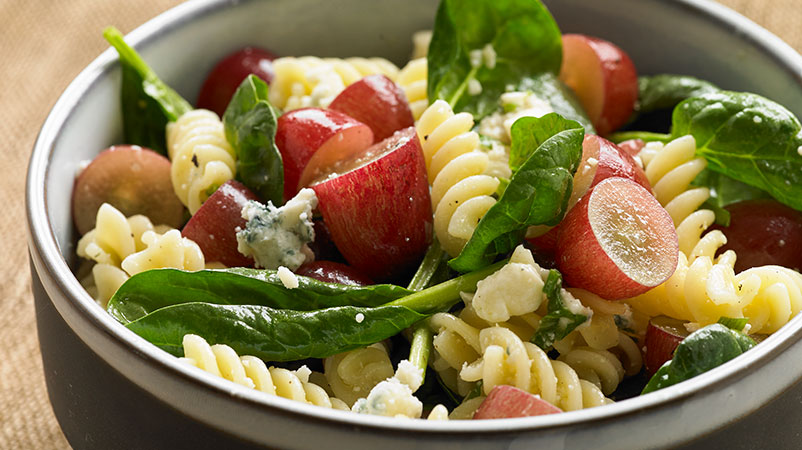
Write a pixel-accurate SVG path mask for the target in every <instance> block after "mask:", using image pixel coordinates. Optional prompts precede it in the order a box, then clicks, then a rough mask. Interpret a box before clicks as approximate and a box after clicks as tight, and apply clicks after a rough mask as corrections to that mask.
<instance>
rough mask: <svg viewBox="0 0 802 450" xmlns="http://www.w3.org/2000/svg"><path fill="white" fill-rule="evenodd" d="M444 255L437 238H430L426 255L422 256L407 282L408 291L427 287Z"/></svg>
mask: <svg viewBox="0 0 802 450" xmlns="http://www.w3.org/2000/svg"><path fill="white" fill-rule="evenodd" d="M445 257H446V255H445V253H443V250H441V249H440V243H439V242H438V241H437V238H434V239H432V243H431V244H430V245H429V249H428V250H426V255H425V256H424V257H423V261H421V263H420V266H419V267H418V270H417V272H415V275H414V276H413V277H412V280H411V281H410V282H409V285H408V286H407V289H409V290H410V291H421V290H423V289H426V288H427V287H429V284H430V283H431V281H432V277H433V276H434V274H435V272H436V271H437V267H438V266H439V265H440V263H441V262H442V261H443V259H444V258H445Z"/></svg>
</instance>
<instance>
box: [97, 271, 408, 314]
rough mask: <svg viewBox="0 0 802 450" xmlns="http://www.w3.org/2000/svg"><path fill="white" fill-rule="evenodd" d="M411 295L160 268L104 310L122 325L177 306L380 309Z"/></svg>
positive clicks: (130, 283)
mask: <svg viewBox="0 0 802 450" xmlns="http://www.w3.org/2000/svg"><path fill="white" fill-rule="evenodd" d="M410 293H411V291H409V290H407V289H404V288H402V287H399V286H394V285H391V284H376V285H372V286H364V287H361V286H346V285H342V284H335V283H324V282H321V281H317V280H315V279H313V278H308V277H304V276H298V287H297V288H295V289H287V288H286V287H284V284H283V283H282V282H281V280H280V279H279V277H278V275H277V274H276V271H275V270H257V269H245V268H233V269H223V270H201V271H199V272H185V271H182V270H176V269H159V270H148V271H145V272H142V273H138V274H136V275H134V276H132V277H131V278H129V279H128V280H127V281H126V282H125V283H123V285H122V286H120V288H119V289H118V290H117V292H116V293H115V294H114V296H113V297H112V298H111V300H109V303H108V306H107V309H108V312H109V314H111V315H112V316H114V317H115V318H116V319H117V320H118V321H120V322H121V323H123V324H127V323H130V322H133V321H135V320H138V319H141V318H142V317H144V316H146V315H148V314H150V313H152V312H154V311H156V310H157V309H160V308H164V307H167V306H171V305H178V304H182V303H195V302H202V303H213V304H217V305H243V304H248V305H261V306H269V307H271V308H277V309H294V310H299V311H311V310H315V309H320V308H329V307H334V306H379V305H382V304H384V303H387V302H389V301H391V300H395V299H397V298H401V297H404V296H406V295H409V294H410Z"/></svg>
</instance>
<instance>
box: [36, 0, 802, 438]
mask: <svg viewBox="0 0 802 450" xmlns="http://www.w3.org/2000/svg"><path fill="white" fill-rule="evenodd" d="M250 1H252V0H244V1H240V2H232V1H230V0H193V1H190V2H187V3H183V4H180V5H178V6H176V7H174V8H172V9H170V10H168V11H166V12H164V13H162V14H160V15H158V16H156V17H155V18H153V19H151V20H149V21H148V22H146V23H144V24H143V25H140V26H139V27H137V28H136V29H135V30H133V31H132V32H130V33H129V34H128V35H126V41H127V42H128V43H129V44H130V45H132V46H133V47H134V48H137V49H138V50H141V49H143V48H145V47H147V46H148V45H149V44H150V43H152V42H153V41H155V40H157V39H158V38H159V37H160V36H162V35H164V34H167V33H169V32H170V31H172V30H176V29H178V28H180V27H181V26H182V25H184V24H185V23H187V22H189V21H193V20H195V19H197V18H198V17H200V16H204V15H207V14H214V13H215V12H216V11H218V10H220V9H224V8H226V7H229V6H231V5H233V4H237V3H247V2H250ZM662 1H664V2H665V3H674V4H676V5H677V6H678V7H681V8H684V9H687V10H690V11H692V12H693V13H696V14H697V15H698V16H699V17H701V18H704V19H705V20H706V21H708V22H710V23H711V24H712V25H714V26H717V27H724V28H726V29H729V30H731V31H732V32H733V33H737V34H738V35H740V36H741V37H743V38H745V39H747V40H748V41H749V42H751V43H753V44H754V45H755V46H756V47H758V48H759V49H760V50H761V51H762V52H763V53H764V54H766V55H769V56H771V57H772V58H773V59H774V60H775V61H776V62H777V63H778V65H779V66H780V67H782V68H783V69H785V70H786V71H787V72H788V73H789V74H790V75H791V76H792V77H794V78H796V79H797V80H798V82H799V85H800V87H802V56H800V55H799V54H798V53H797V52H796V51H794V50H793V49H792V48H791V47H790V46H789V45H788V44H786V43H785V42H783V41H782V40H781V39H780V38H778V37H777V36H775V35H773V34H772V33H770V32H769V31H767V30H765V29H763V28H762V27H760V26H758V25H757V24H755V23H754V22H752V21H750V20H749V19H747V18H745V17H743V16H742V15H740V14H738V13H736V12H734V11H732V10H730V9H728V8H727V7H725V6H723V5H720V4H717V3H714V2H712V1H709V0H673V1H671V0H662ZM117 64H118V59H117V56H116V53H114V50H113V49H111V48H108V49H106V50H105V51H104V52H103V53H101V55H100V56H98V57H97V58H96V59H95V60H93V61H92V62H91V63H90V64H89V65H88V66H87V67H86V68H85V69H83V70H82V71H81V72H80V73H79V74H78V76H77V77H76V78H75V79H74V80H73V81H72V82H71V83H70V84H69V85H68V86H67V88H66V89H65V90H64V92H63V93H62V94H61V96H60V97H59V99H58V100H57V102H56V103H55V105H54V106H53V108H52V110H51V111H50V113H49V114H48V116H47V118H46V120H45V122H44V124H43V126H42V128H41V130H40V132H39V135H38V137H37V139H36V142H35V144H34V149H33V153H32V155H31V157H30V161H29V167H28V174H27V180H26V216H27V222H28V230H29V251H30V252H31V254H32V256H34V260H38V262H39V264H35V266H36V270H37V272H38V273H39V274H40V276H42V277H44V276H45V275H47V276H49V277H50V279H51V280H52V281H53V282H54V283H55V285H56V286H57V287H58V289H59V290H60V291H61V293H62V294H63V296H64V298H66V299H67V302H68V303H67V304H66V305H60V304H57V302H56V301H54V300H53V296H52V295H49V297H50V301H51V302H53V303H54V306H56V309H57V310H58V311H59V314H61V315H62V316H64V311H65V308H71V309H73V310H75V311H77V312H78V313H79V314H80V315H81V316H82V318H83V319H87V320H89V321H90V322H91V323H92V325H93V326H94V327H96V328H97V329H99V330H100V331H102V332H103V333H105V334H106V335H107V336H108V337H109V338H111V339H113V340H114V341H115V343H117V344H119V345H121V346H124V347H126V348H128V349H130V351H131V352H132V353H135V354H137V356H139V357H140V358H141V359H142V360H143V361H145V362H146V363H147V364H151V365H154V366H155V367H157V368H159V369H160V370H162V371H167V372H168V373H169V374H170V375H172V376H177V377H180V378H181V379H183V380H185V381H187V382H190V383H192V384H193V385H194V386H195V387H197V388H200V389H205V390H209V389H211V390H213V391H214V392H215V393H217V394H221V393H222V394H225V395H228V396H230V398H231V400H233V401H239V402H245V403H246V404H249V405H251V406H256V407H258V408H269V409H274V410H277V412H282V413H290V414H294V415H298V416H300V417H303V418H304V419H306V420H309V419H314V420H316V421H319V422H325V423H328V424H334V425H338V426H340V425H351V426H358V427H365V428H376V429H379V430H381V431H398V432H408V431H414V432H416V433H438V434H460V435H467V434H470V435H474V434H494V433H509V432H511V431H529V432H531V431H538V430H556V429H559V428H564V427H570V426H574V425H577V424H580V423H590V422H602V421H608V420H620V419H622V418H623V417H629V416H632V415H635V414H643V413H645V412H648V411H651V410H654V409H659V408H663V407H667V406H670V405H675V404H677V403H679V402H682V401H684V400H686V399H688V398H690V397H692V396H694V395H696V394H699V393H701V392H703V391H705V390H707V389H710V388H712V387H715V386H716V385H719V384H724V385H726V384H727V383H728V382H733V381H734V380H736V379H737V378H738V377H737V376H736V374H745V373H749V372H752V371H754V370H756V369H757V368H759V367H761V366H763V365H764V364H765V363H766V362H768V361H770V360H773V359H774V358H777V357H778V356H781V353H782V352H783V351H784V350H785V349H786V348H788V347H789V346H791V345H792V344H793V343H794V342H795V341H798V340H799V339H800V338H802V317H801V316H802V315H798V316H797V317H794V318H793V319H792V320H791V321H790V322H789V324H788V325H786V326H784V327H782V328H781V329H780V330H779V331H777V332H776V333H774V334H772V335H771V336H769V337H768V338H767V339H766V340H765V341H763V342H761V343H760V344H759V345H758V351H753V352H748V353H746V354H745V355H742V356H740V357H738V358H735V359H734V360H731V361H729V362H727V363H725V364H723V365H721V366H719V367H717V368H715V369H713V370H711V371H709V372H707V373H706V374H704V375H703V376H700V377H696V378H694V379H692V380H689V381H686V382H684V383H680V384H677V385H674V386H671V387H669V388H666V389H662V390H660V391H656V392H654V393H651V394H649V395H646V396H638V397H634V398H630V399H627V400H626V401H622V402H617V403H615V404H613V405H607V406H606V407H604V408H590V409H584V410H579V411H573V412H571V413H570V414H568V415H565V414H556V415H549V416H539V417H528V418H515V419H496V420H487V421H477V422H473V421H449V422H447V423H442V422H439V421H427V420H398V419H392V418H385V417H378V416H369V415H361V414H360V415H356V414H349V413H346V412H344V411H333V410H326V409H324V408H318V407H312V406H311V405H305V404H302V403H300V402H295V401H291V400H287V399H283V398H279V397H273V396H268V395H265V394H263V393H261V392H258V391H255V390H253V389H248V388H245V387H243V386H239V385H233V383H231V382H228V381H227V380H223V379H221V378H218V377H215V376H213V375H211V374H208V373H206V372H204V371H202V370H200V369H197V368H194V367H191V366H188V365H185V364H183V363H181V362H180V361H179V360H178V359H177V358H175V357H173V356H172V355H169V354H168V353H166V352H164V351H162V350H160V349H158V348H157V347H155V346H153V345H151V344H150V343H149V342H147V341H145V340H144V339H142V338H140V337H139V336H138V335H136V334H135V333H133V332H132V331H130V330H128V329H127V328H125V327H124V326H123V325H121V324H119V323H118V322H117V321H116V320H114V319H113V318H112V317H111V316H110V315H108V314H107V313H106V312H105V310H103V309H102V308H101V307H99V306H98V305H97V304H96V303H95V301H94V300H93V299H92V298H91V297H90V296H89V294H87V293H86V291H85V290H84V289H83V287H82V286H81V285H80V283H79V282H78V280H77V278H76V277H75V276H74V274H73V273H72V272H71V270H70V268H69V266H68V264H67V262H66V261H65V260H64V259H63V258H62V256H61V253H60V251H59V245H58V242H57V240H56V236H55V233H54V230H53V228H52V226H51V224H50V223H49V221H48V214H47V211H48V208H47V186H46V184H45V181H46V180H47V178H48V173H49V171H50V169H51V168H52V167H51V165H50V156H51V154H52V152H53V149H54V146H55V143H56V142H57V141H58V139H59V136H60V135H61V133H62V126H63V124H64V123H65V122H66V121H67V120H68V119H69V118H70V116H71V115H72V113H73V112H74V110H75V109H76V108H77V107H78V105H79V104H80V103H81V100H82V98H83V95H84V94H85V93H86V92H87V91H89V90H90V89H91V88H92V87H93V86H94V84H95V83H96V82H98V80H99V79H101V78H102V77H104V76H106V75H107V73H108V72H109V71H111V70H113V69H114V68H115V67H116V66H117ZM37 257H38V258H37ZM71 328H73V327H72V326H71ZM73 330H74V328H73ZM74 331H75V330H74ZM88 344H89V343H88ZM122 374H123V375H124V376H125V373H124V372H123V373H122Z"/></svg>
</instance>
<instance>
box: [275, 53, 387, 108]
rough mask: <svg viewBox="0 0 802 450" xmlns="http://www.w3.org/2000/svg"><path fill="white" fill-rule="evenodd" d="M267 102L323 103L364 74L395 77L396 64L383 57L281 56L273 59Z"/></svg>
mask: <svg viewBox="0 0 802 450" xmlns="http://www.w3.org/2000/svg"><path fill="white" fill-rule="evenodd" d="M273 70H274V73H275V76H274V77H273V81H272V82H271V83H270V93H269V94H268V95H269V100H270V103H271V104H272V105H273V106H275V107H277V108H280V109H283V110H285V111H289V110H292V109H298V108H305V107H309V106H316V107H326V106H328V105H329V103H331V101H332V100H334V98H335V97H336V96H337V95H338V94H339V93H340V92H342V90H343V89H345V87H346V86H348V85H349V84H351V83H354V82H355V81H359V80H360V79H361V78H363V77H365V76H367V75H374V74H382V75H385V76H387V77H388V78H390V79H391V80H393V81H395V79H396V77H397V75H398V67H396V66H395V64H393V63H391V62H390V61H388V60H386V59H384V58H345V59H339V58H318V57H315V56H303V57H284V58H278V59H276V60H275V61H273Z"/></svg>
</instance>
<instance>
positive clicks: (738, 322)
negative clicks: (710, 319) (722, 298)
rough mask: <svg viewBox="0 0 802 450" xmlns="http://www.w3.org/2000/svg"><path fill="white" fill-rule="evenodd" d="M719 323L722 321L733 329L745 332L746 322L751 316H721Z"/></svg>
mask: <svg viewBox="0 0 802 450" xmlns="http://www.w3.org/2000/svg"><path fill="white" fill-rule="evenodd" d="M717 323H720V324H722V325H724V326H725V327H727V328H729V329H731V330H734V331H740V332H743V331H744V328H745V327H746V324H748V323H749V318H748V317H738V318H733V317H720V318H719V319H718V322H717Z"/></svg>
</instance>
